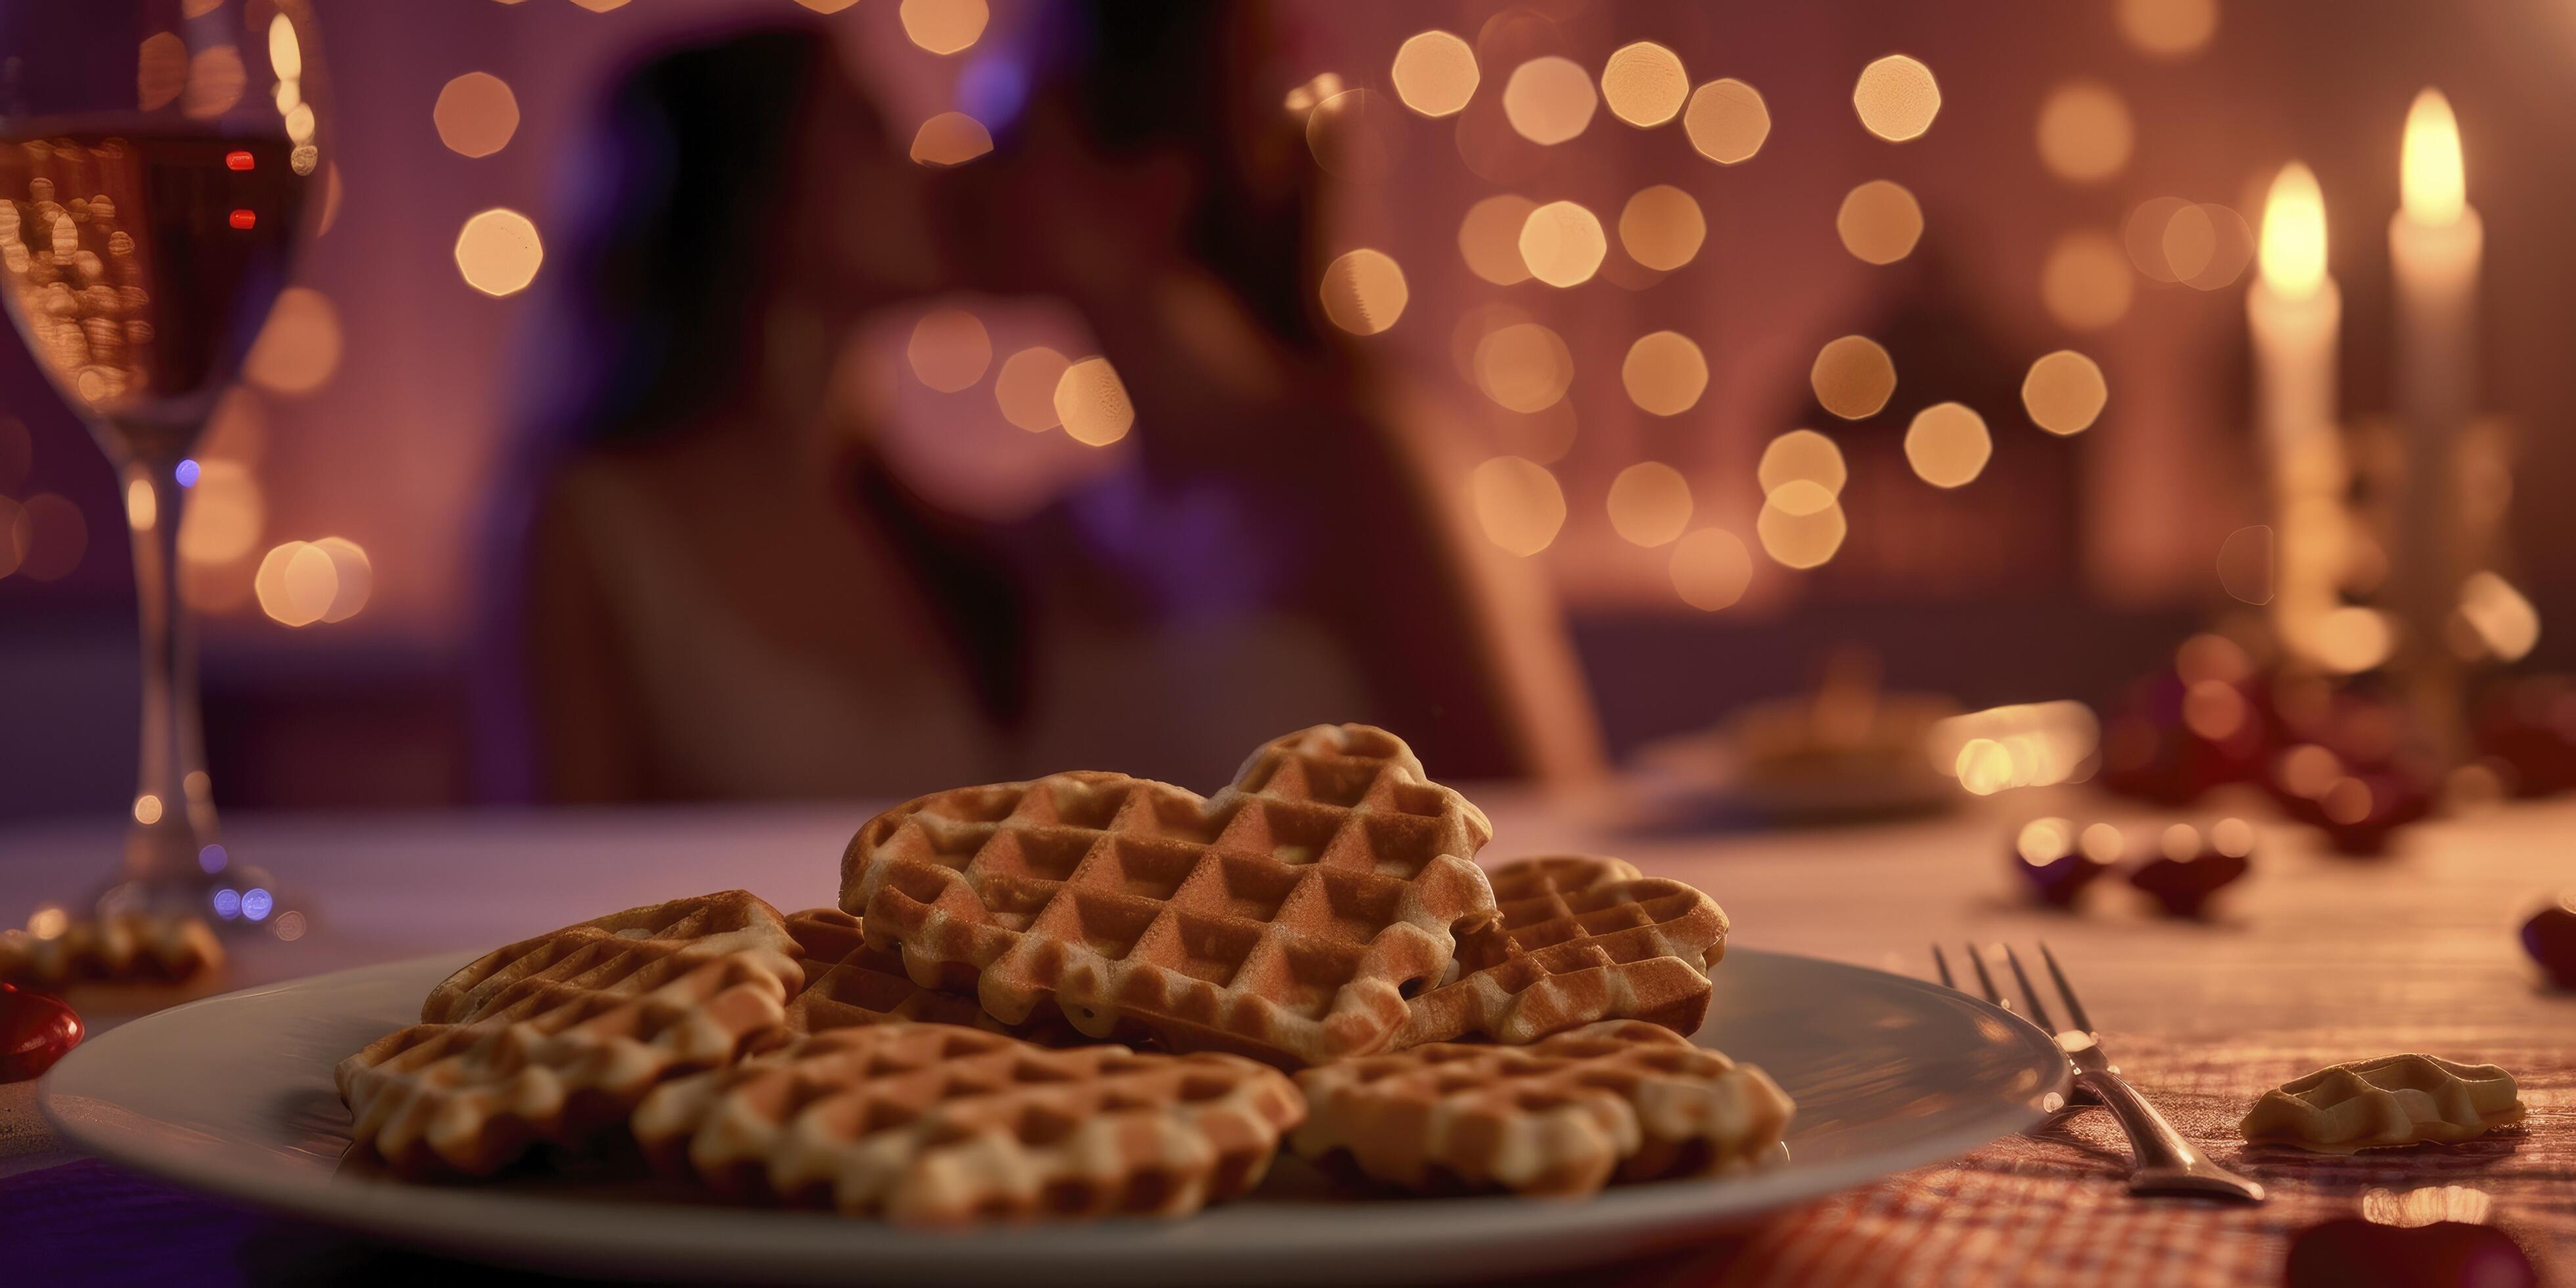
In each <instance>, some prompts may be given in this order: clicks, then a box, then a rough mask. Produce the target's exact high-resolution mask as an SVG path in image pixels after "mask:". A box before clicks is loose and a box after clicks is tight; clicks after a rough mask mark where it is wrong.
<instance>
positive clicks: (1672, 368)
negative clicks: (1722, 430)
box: [1619, 331, 1708, 540]
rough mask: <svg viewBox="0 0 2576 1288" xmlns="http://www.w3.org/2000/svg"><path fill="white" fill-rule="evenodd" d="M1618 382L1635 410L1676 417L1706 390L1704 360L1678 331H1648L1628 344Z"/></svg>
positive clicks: (1689, 339) (1706, 363) (1691, 343)
mask: <svg viewBox="0 0 2576 1288" xmlns="http://www.w3.org/2000/svg"><path fill="white" fill-rule="evenodd" d="M1619 383H1620V384H1621V385H1622V386H1624V387H1626V389H1627V391H1628V401H1630V402H1633V403H1635V404H1637V407H1638V409H1639V410H1641V411H1646V412H1651V413H1653V414H1654V415H1657V416H1678V415H1681V414H1682V413H1683V412H1686V411H1689V410H1690V409H1691V408H1692V407H1694V406H1696V405H1697V404H1698V403H1699V396H1700V394H1702V393H1703V392H1705V391H1706V390H1707V389H1708V359H1707V358H1706V357H1704V356H1702V355H1701V353H1700V350H1699V345H1697V344H1695V343H1693V342H1692V340H1691V338H1690V337H1689V336H1686V335H1683V334H1681V333H1680V332H1678V331H1653V332H1649V333H1647V334H1645V335H1642V336H1639V337H1637V342H1636V343H1635V344H1632V345H1629V346H1628V357H1627V360H1626V361H1624V362H1622V363H1621V364H1620V365H1619ZM1677 535H1678V534H1677ZM1667 540H1669V538H1667Z"/></svg>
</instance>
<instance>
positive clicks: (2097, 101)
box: [2039, 80, 2137, 183]
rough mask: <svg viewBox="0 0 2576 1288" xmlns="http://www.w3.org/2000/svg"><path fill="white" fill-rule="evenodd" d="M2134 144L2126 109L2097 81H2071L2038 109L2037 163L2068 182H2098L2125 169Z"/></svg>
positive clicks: (2117, 95)
mask: <svg viewBox="0 0 2576 1288" xmlns="http://www.w3.org/2000/svg"><path fill="white" fill-rule="evenodd" d="M2136 142H2137V135H2136V127H2135V126H2134V125H2133V124H2132V123H2131V122H2130V120H2129V105H2128V104H2127V103H2126V102H2123V101H2122V100H2121V98H2120V96H2119V94H2118V93H2117V92H2115V91H2114V90H2112V88H2111V87H2110V86H2108V85H2105V84H2103V83H2102V82H2100V81H2097V80H2072V81H2068V82H2066V83H2065V84H2063V85H2060V86H2058V87H2057V88H2055V89H2053V90H2050V91H2049V92H2048V98H2047V100H2046V101H2044V102H2042V103H2041V104H2040V107H2039V159H2040V161H2041V163H2042V164H2045V165H2046V166H2047V167H2048V170H2049V173H2051V174H2054V175H2056V176H2057V177H2058V178H2060V179H2064V180H2066V181H2067V182H2069V183H2099V182H2101V181H2102V180H2104V179H2108V178H2110V177H2111V176H2113V175H2116V174H2118V173H2120V171H2121V170H2123V169H2126V168H2127V167H2128V164H2129V152H2130V149H2131V148H2132V147H2134V146H2135V144H2136Z"/></svg>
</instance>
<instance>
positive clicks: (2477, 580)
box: [2460, 571, 2540, 662]
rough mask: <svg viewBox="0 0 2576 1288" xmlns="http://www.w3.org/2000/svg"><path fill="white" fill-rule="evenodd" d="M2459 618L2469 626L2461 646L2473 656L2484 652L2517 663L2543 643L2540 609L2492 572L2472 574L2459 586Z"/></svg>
mask: <svg viewBox="0 0 2576 1288" xmlns="http://www.w3.org/2000/svg"><path fill="white" fill-rule="evenodd" d="M2460 621H2461V623H2462V624H2463V625H2465V626H2466V627H2467V628H2468V632H2469V636H2470V638H2469V639H2468V640H2467V641H2466V642H2467V643H2469V644H2471V645H2473V646H2474V647H2473V648H2467V649H2461V650H2460V651H2461V652H2463V653H2467V654H2469V656H2471V657H2472V658H2474V657H2476V656H2478V655H2479V654H2481V653H2483V654H2484V655H2486V656H2489V657H2493V658H2494V659H2496V660H2497V661H2499V662H2518V661H2521V660H2522V658H2523V656H2524V655H2525V654H2528V653H2530V652H2531V650H2532V649H2533V648H2534V647H2535V646H2537V645H2538V644H2539V643H2540V611H2539V610H2538V609H2535V608H2533V607H2532V606H2531V601H2530V600H2529V599H2527V598H2524V596H2523V593H2522V592H2521V591H2519V590H2516V589H2514V588H2513V583H2511V582H2508V581H2506V580H2505V579H2504V578H2502V577H2499V576H2497V575H2495V574H2494V573H2492V572H2486V571H2479V572H2475V573H2471V574H2469V579H2468V580H2467V581H2466V582H2463V583H2461V586H2460Z"/></svg>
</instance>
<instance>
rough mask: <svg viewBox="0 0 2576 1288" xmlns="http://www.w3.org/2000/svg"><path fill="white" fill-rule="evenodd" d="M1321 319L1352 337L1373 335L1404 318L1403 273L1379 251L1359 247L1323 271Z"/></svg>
mask: <svg viewBox="0 0 2576 1288" xmlns="http://www.w3.org/2000/svg"><path fill="white" fill-rule="evenodd" d="M1322 294H1323V299H1324V316H1325V317H1327V318H1330V319H1331V320H1332V323H1333V325H1334V326H1337V327H1340V328H1341V329H1343V330H1345V331H1348V332H1350V333H1351V334H1353V335H1375V334H1377V333H1378V332H1380V331H1383V330H1385V329H1387V328H1388V327H1391V326H1394V325H1395V323H1396V319H1398V318H1400V317H1403V316H1404V305H1405V302H1406V301H1407V300H1409V299H1411V298H1412V296H1411V293H1410V292H1408V291H1407V290H1406V289H1405V285H1404V270H1403V269H1402V268H1401V267H1398V266H1397V264H1396V262H1395V260H1394V259H1393V258H1392V257H1390V256H1389V255H1387V253H1386V252H1384V251H1381V250H1372V249H1369V248H1367V247H1361V248H1360V249H1358V250H1354V251H1351V252H1349V253H1348V254H1345V255H1343V256H1342V257H1341V258H1339V259H1336V260H1334V261H1333V262H1332V263H1331V264H1330V265H1328V266H1326V268H1325V269H1324V285H1323V290H1322Z"/></svg>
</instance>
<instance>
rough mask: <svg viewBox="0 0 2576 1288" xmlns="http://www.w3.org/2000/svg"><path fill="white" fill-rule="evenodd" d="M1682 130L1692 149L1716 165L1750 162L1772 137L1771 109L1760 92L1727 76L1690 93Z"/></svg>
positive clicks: (1683, 114) (1683, 116)
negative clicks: (1688, 136) (1764, 141)
mask: <svg viewBox="0 0 2576 1288" xmlns="http://www.w3.org/2000/svg"><path fill="white" fill-rule="evenodd" d="M1682 130H1683V131H1684V132H1685V133H1687V134H1689V135H1690V141H1691V148H1692V149H1693V150H1694V151H1697V152H1698V153H1699V154H1700V155H1701V156H1704V157H1707V158H1708V159H1709V160H1711V161H1715V162H1717V163H1718V164H1719V165H1735V164H1737V163H1738V162H1742V161H1749V160H1751V159H1753V155H1754V154H1755V153H1757V152H1760V151H1761V150H1762V141H1763V140H1764V139H1767V138H1769V137H1771V109H1770V108H1769V107H1768V106H1766V105H1765V104H1764V103H1763V102H1762V92H1761V91H1760V90H1757V89H1755V88H1753V87H1752V86H1750V85H1747V84H1745V83H1744V82H1742V81H1740V80H1736V79H1734V78H1732V77H1729V78H1727V79H1725V80H1713V81H1710V82H1709V83H1707V84H1705V85H1702V86H1700V87H1699V88H1698V89H1696V90H1693V91H1691V96H1690V106H1688V107H1687V108H1684V109H1683V111H1682Z"/></svg>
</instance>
